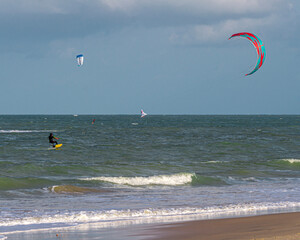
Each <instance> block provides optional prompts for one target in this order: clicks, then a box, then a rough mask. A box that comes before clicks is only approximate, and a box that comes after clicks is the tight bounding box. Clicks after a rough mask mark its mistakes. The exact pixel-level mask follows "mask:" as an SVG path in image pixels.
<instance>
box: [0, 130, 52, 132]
mask: <svg viewBox="0 0 300 240" xmlns="http://www.w3.org/2000/svg"><path fill="white" fill-rule="evenodd" d="M40 132H55V130H0V133H40Z"/></svg>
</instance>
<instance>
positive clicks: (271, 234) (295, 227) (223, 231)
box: [150, 212, 300, 240]
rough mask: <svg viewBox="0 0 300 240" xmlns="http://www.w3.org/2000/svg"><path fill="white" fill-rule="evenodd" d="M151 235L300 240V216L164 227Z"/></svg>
mask: <svg viewBox="0 0 300 240" xmlns="http://www.w3.org/2000/svg"><path fill="white" fill-rule="evenodd" d="M152 231H153V232H155V235H156V237H154V238H151V239H153V240H154V239H155V240H159V239H164V240H171V239H172V240H202V239H203V240H208V239H209V240H235V239H236V240H250V239H251V240H263V239H264V240H275V239H276V240H299V239H300V213H299V212H297V213H282V214H270V215H262V216H251V217H243V218H228V219H214V220H202V221H191V222H183V223H174V224H165V225H163V226H158V227H157V229H152V230H150V232H152ZM153 232H152V234H153Z"/></svg>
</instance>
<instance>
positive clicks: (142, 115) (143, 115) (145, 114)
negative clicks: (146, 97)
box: [141, 109, 148, 118]
mask: <svg viewBox="0 0 300 240" xmlns="http://www.w3.org/2000/svg"><path fill="white" fill-rule="evenodd" d="M147 115H148V114H147V113H145V112H144V111H143V109H141V117H142V118H143V117H145V116H147Z"/></svg>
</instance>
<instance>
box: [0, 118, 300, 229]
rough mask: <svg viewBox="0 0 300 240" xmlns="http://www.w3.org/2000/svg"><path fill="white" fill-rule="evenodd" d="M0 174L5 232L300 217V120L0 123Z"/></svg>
mask: <svg viewBox="0 0 300 240" xmlns="http://www.w3.org/2000/svg"><path fill="white" fill-rule="evenodd" d="M93 118H95V119H96V122H95V124H93V125H92V124H91V122H92V119H93ZM50 132H53V133H54V135H55V136H57V137H59V138H60V139H59V140H58V141H59V143H63V147H62V148H61V149H60V150H53V149H51V147H50V145H49V143H48V139H47V138H48V135H49V133H50ZM0 169H1V170H0V233H2V234H7V233H9V232H15V231H23V230H29V229H40V228H53V227H57V226H74V225H77V224H80V223H95V222H98V223H100V226H103V227H110V226H114V227H118V226H124V225H126V224H138V223H148V222H155V221H158V222H166V221H173V220H188V219H201V218H217V217H225V216H240V215H251V214H259V213H267V212H288V211H299V209H300V188H299V186H300V116H147V117H146V118H143V119H141V118H140V117H139V116H78V117H75V116H46V115H36V116H0Z"/></svg>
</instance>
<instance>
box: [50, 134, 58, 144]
mask: <svg viewBox="0 0 300 240" xmlns="http://www.w3.org/2000/svg"><path fill="white" fill-rule="evenodd" d="M54 139H58V138H56V137H54V136H53V134H52V133H50V135H49V143H52V145H53V147H55V145H56V144H57V141H55V140H54ZM54 143H55V145H54Z"/></svg>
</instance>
